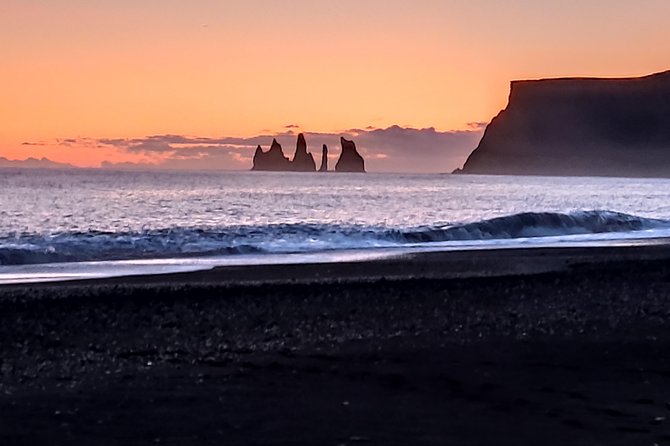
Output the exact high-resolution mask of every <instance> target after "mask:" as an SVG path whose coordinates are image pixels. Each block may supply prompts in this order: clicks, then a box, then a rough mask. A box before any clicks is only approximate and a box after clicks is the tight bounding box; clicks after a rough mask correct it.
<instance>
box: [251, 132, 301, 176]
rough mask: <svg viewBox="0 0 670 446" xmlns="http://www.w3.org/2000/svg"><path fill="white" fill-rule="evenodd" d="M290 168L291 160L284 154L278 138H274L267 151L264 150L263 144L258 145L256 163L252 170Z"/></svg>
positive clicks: (255, 155) (255, 156)
mask: <svg viewBox="0 0 670 446" xmlns="http://www.w3.org/2000/svg"><path fill="white" fill-rule="evenodd" d="M290 169H291V162H290V161H289V159H288V158H286V156H284V151H283V150H282V148H281V144H279V143H278V142H277V140H276V139H273V140H272V146H270V150H268V151H267V152H263V149H261V146H258V147H256V152H255V153H254V165H253V167H252V168H251V170H270V171H283V170H290Z"/></svg>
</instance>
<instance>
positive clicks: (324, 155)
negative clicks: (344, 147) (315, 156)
mask: <svg viewBox="0 0 670 446" xmlns="http://www.w3.org/2000/svg"><path fill="white" fill-rule="evenodd" d="M319 172H328V146H327V145H325V144H324V145H323V148H322V149H321V167H319Z"/></svg>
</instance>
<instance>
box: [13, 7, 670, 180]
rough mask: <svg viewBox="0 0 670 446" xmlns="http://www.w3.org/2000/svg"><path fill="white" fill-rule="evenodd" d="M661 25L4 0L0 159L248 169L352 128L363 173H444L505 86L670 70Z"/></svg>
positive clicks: (650, 16) (656, 17)
mask: <svg viewBox="0 0 670 446" xmlns="http://www.w3.org/2000/svg"><path fill="white" fill-rule="evenodd" d="M668 17H670V2H669V1H667V0H639V1H636V2H632V1H622V0H579V1H578V0H555V1H541V0H534V1H530V0H507V1H494V0H488V1H484V0H439V1H438V0H413V1H411V2H409V1H406V0H402V1H400V0H357V1H353V0H338V1H319V0H265V1H259V0H256V1H255V0H240V1H238V0H189V1H181V0H179V1H178V0H114V1H108V0H106V1H102V0H59V1H53V0H0V123H1V124H0V161H5V162H10V161H9V160H12V161H13V162H14V163H17V160H19V161H20V160H24V159H26V158H38V159H39V158H43V157H45V158H48V160H50V161H51V162H54V163H68V164H72V165H76V166H82V167H104V168H138V167H139V168H145V167H153V168H170V169H249V168H250V167H251V157H252V156H253V152H254V149H255V147H256V145H257V144H261V145H262V146H263V147H265V148H268V147H269V145H270V143H271V141H272V138H273V137H276V138H277V139H278V140H279V142H280V143H282V145H283V147H284V151H285V153H286V154H287V155H292V153H293V150H294V147H295V136H296V135H297V133H298V132H305V133H306V135H307V143H308V145H309V150H310V151H312V152H313V153H314V154H315V155H317V156H316V158H317V162H318V158H319V157H320V148H321V144H322V143H326V144H328V145H329V147H330V149H331V150H330V153H331V157H332V158H333V161H334V160H335V159H336V156H337V154H338V153H339V136H340V135H345V136H346V135H349V136H350V137H353V138H354V141H356V142H357V144H358V147H359V149H360V151H361V152H362V153H363V154H364V156H365V157H366V159H367V166H368V169H369V170H371V171H414V172H446V171H450V170H453V169H454V168H456V167H459V166H460V165H461V164H462V163H463V161H464V160H465V158H466V157H467V155H468V154H469V153H470V152H471V151H472V150H473V149H474V148H475V147H476V145H477V142H478V140H479V138H480V137H481V133H482V130H483V128H484V126H485V124H486V123H487V122H489V121H490V119H491V118H492V117H493V116H495V115H496V114H497V113H498V111H499V110H501V109H503V108H504V107H505V104H506V102H507V96H508V93H509V82H510V81H511V80H515V79H535V78H547V77H565V76H598V77H619V76H638V75H645V74H650V73H653V72H658V71H664V70H667V69H670V39H668V30H667V23H668ZM29 162H32V163H34V162H35V161H34V160H29ZM47 162H48V161H43V163H47ZM1 164H2V163H0V165H1ZM19 164H20V162H19Z"/></svg>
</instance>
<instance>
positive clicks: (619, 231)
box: [0, 170, 670, 280]
mask: <svg viewBox="0 0 670 446" xmlns="http://www.w3.org/2000/svg"><path fill="white" fill-rule="evenodd" d="M0 216H1V218H0V264H2V265H3V266H1V267H0V280H2V274H6V275H7V274H8V275H12V274H16V273H17V272H19V271H23V272H25V271H39V272H40V274H42V273H44V272H45V271H46V270H49V269H51V270H54V269H57V270H58V271H66V270H67V271H71V270H73V269H77V268H82V266H83V265H84V264H76V265H71V264H70V262H91V261H105V262H107V261H111V260H126V261H128V260H130V261H134V262H130V263H126V265H127V266H128V265H129V266H128V268H136V266H137V265H138V264H144V265H147V264H157V265H163V266H164V265H169V267H167V268H168V269H170V268H172V269H171V270H174V269H175V268H177V267H179V268H185V269H188V268H191V269H193V268H198V267H202V265H203V264H206V265H210V264H211V263H212V262H214V263H216V262H218V263H221V262H222V261H223V262H226V261H230V259H232V258H235V259H238V260H236V261H240V260H239V259H246V260H249V259H250V260H249V261H253V262H258V261H262V260H259V258H260V259H262V258H263V256H270V255H274V257H273V260H270V257H266V261H281V260H277V257H276V256H277V255H279V254H288V253H302V254H309V255H317V254H319V253H320V254H319V255H322V256H333V255H334V254H337V253H342V252H345V250H351V249H355V250H357V252H358V253H359V254H360V253H368V254H369V253H372V252H377V251H378V250H379V249H386V250H389V249H392V248H402V249H417V248H425V247H436V246H439V247H446V248H452V249H453V248H458V247H463V246H501V245H510V244H519V243H522V244H530V245H533V244H538V245H539V244H547V243H551V244H559V243H567V242H574V241H590V242H593V243H596V242H597V243H610V242H612V241H613V240H625V239H631V238H635V239H638V238H643V237H661V236H667V235H670V180H665V179H621V178H556V177H551V178H550V177H503V176H499V177H498V176H456V175H402V174H365V175H360V174H290V173H261V172H221V173H177V172H163V173H141V172H105V171H87V170H81V171H77V170H75V171H45V170H40V171H37V170H4V171H0ZM375 250H377V251H375ZM349 252H351V251H349ZM295 258H296V259H299V260H298V261H302V260H300V259H303V258H304V257H295ZM335 258H337V256H335ZM156 259H162V260H161V261H156ZM166 259H169V261H167V260H166ZM307 259H308V260H309V259H310V257H309V256H307ZM139 260H141V262H138V261H139ZM246 260H243V262H244V261H246ZM64 262H65V263H64ZM44 264H49V265H47V266H41V267H37V266H34V265H44ZM53 264H56V265H53ZM111 264H114V263H113V262H112V263H111ZM121 264H123V263H121ZM31 265H33V266H31ZM109 265H110V264H104V265H103V266H104V267H105V268H107V267H109ZM188 265H191V266H188ZM117 266H118V264H117ZM97 267H99V268H102V267H101V266H100V265H98V266H97ZM8 277H9V276H8ZM12 277H13V276H12Z"/></svg>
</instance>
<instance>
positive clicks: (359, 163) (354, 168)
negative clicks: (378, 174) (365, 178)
mask: <svg viewBox="0 0 670 446" xmlns="http://www.w3.org/2000/svg"><path fill="white" fill-rule="evenodd" d="M340 143H341V144H342V153H341V154H340V159H338V160H337V164H335V171H336V172H365V160H364V159H363V157H362V156H361V155H360V153H358V151H357V150H356V144H354V142H353V141H349V140H347V139H344V138H340Z"/></svg>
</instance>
